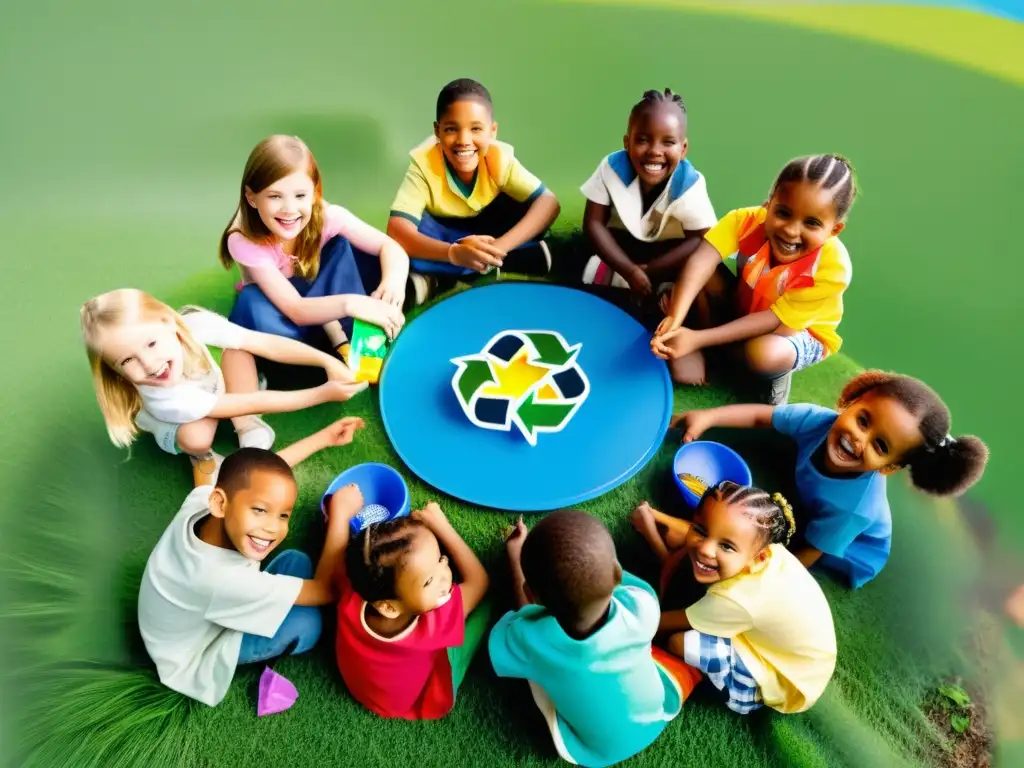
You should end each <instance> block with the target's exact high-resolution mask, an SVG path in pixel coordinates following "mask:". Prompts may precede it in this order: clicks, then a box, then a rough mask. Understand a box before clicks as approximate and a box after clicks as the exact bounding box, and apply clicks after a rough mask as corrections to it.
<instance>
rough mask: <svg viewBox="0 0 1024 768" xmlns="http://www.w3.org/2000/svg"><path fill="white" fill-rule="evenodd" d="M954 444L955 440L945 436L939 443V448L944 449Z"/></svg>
mask: <svg viewBox="0 0 1024 768" xmlns="http://www.w3.org/2000/svg"><path fill="white" fill-rule="evenodd" d="M955 442H956V438H955V437H953V436H952V435H946V436H945V437H944V438H942V440H940V441H939V447H940V448H945V447H946V446H947V445H952V444H953V443H955Z"/></svg>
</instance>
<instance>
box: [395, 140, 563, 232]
mask: <svg viewBox="0 0 1024 768" xmlns="http://www.w3.org/2000/svg"><path fill="white" fill-rule="evenodd" d="M409 155H410V157H411V158H412V160H411V162H410V163H409V168H408V170H407V171H406V172H405V179H404V180H403V181H402V186H401V187H399V188H398V194H397V195H396V196H395V201H394V203H392V204H391V215H392V216H401V217H402V218H405V219H408V220H409V221H411V222H413V223H414V224H416V225H419V223H420V219H421V218H422V217H423V212H424V211H426V212H427V213H429V214H430V215H431V216H441V217H452V218H469V217H471V216H476V215H477V214H478V213H480V211H482V210H483V209H484V208H486V207H487V206H488V205H490V204H491V203H492V202H494V199H495V198H496V197H497V196H498V195H499V193H501V192H504V193H505V194H506V195H508V196H509V197H511V198H512V199H513V200H517V201H518V202H528V201H530V200H533V199H534V198H536V197H538V196H540V194H541V193H543V192H544V185H543V184H542V183H541V181H540V179H538V178H537V177H536V176H534V175H533V174H532V173H530V172H529V171H528V170H526V168H524V167H523V164H522V163H520V162H519V160H518V159H516V156H515V152H514V150H513V149H512V147H511V146H510V145H508V144H505V143H504V142H501V141H495V142H493V143H492V144H491V146H490V147H489V148H488V150H487V154H486V155H484V156H483V157H482V158H481V162H480V165H479V166H478V168H477V172H476V179H475V181H473V182H472V186H469V185H467V184H465V183H463V182H462V180H461V179H459V178H458V176H456V175H455V174H454V173H453V172H452V171H451V169H450V168H449V167H448V163H447V162H445V159H444V152H443V151H442V150H441V145H440V144H438V143H437V139H436V138H435V137H434V136H431V137H430V138H429V139H427V140H426V141H425V142H423V143H422V144H420V145H419V146H418V147H416V148H415V149H413V150H412V152H410V153H409Z"/></svg>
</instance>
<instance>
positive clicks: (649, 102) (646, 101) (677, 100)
mask: <svg viewBox="0 0 1024 768" xmlns="http://www.w3.org/2000/svg"><path fill="white" fill-rule="evenodd" d="M660 104H674V105H675V106H677V107H678V108H679V113H680V114H681V115H682V118H683V128H684V129H685V127H686V105H685V104H684V103H683V97H682V96H680V95H679V94H678V93H673V92H672V89H671V88H666V89H665V90H664V91H644V95H643V98H641V99H640V101H638V102H637V103H636V104H634V105H633V109H631V110H630V111H629V124H630V125H632V124H633V120H635V119H636V116H637V115H639V114H640V113H641V112H643V111H644V110H646V109H650V108H651V107H654V106H657V105H660Z"/></svg>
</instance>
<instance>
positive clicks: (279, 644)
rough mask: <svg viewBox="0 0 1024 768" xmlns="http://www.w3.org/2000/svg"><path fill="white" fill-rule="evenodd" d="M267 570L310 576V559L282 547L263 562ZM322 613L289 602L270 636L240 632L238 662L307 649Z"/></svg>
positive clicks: (313, 641)
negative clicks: (280, 620) (281, 550)
mask: <svg viewBox="0 0 1024 768" xmlns="http://www.w3.org/2000/svg"><path fill="white" fill-rule="evenodd" d="M267 573H280V574H283V575H286V576H298V577H299V578H300V579H311V578H313V562H312V561H311V560H310V559H309V555H307V554H306V553H305V552H300V551H299V550H297V549H286V550H285V551H284V552H282V553H281V554H279V555H278V556H277V557H275V558H274V559H273V560H271V561H270V564H269V565H268V566H267ZM322 628H323V617H322V616H321V615H320V609H319V608H316V607H314V606H309V605H293V606H292V609H291V610H290V611H288V615H287V616H285V617H284V621H282V622H281V626H280V627H278V628H277V632H276V633H275V634H274V636H273V637H262V636H260V635H250V634H249V633H248V632H246V633H245V634H243V635H242V647H241V649H240V650H239V651H238V663H239V664H252V663H253V662H257V661H266V660H267V659H273V658H276V657H278V656H282V655H284V654H285V653H290V654H292V655H295V654H297V653H305V652H306V651H308V650H310V649H311V648H312V647H313V646H314V645H316V641H317V640H319V639H320V631H321V629H322Z"/></svg>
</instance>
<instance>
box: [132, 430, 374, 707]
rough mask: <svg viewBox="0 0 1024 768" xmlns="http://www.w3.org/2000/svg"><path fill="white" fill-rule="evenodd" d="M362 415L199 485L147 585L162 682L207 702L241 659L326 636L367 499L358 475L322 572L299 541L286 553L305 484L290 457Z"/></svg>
mask: <svg viewBox="0 0 1024 768" xmlns="http://www.w3.org/2000/svg"><path fill="white" fill-rule="evenodd" d="M362 426H363V421H362V419H358V418H346V419H341V420H340V421H338V422H335V423H334V424H332V425H330V426H328V427H326V428H324V429H322V430H320V431H319V432H317V433H315V434H313V435H311V436H309V437H307V438H305V439H304V440H300V441H298V442H297V443H295V444H293V445H290V446H288V447H287V448H284V449H282V450H281V451H279V452H277V453H273V452H272V451H268V450H266V449H264V448H251V447H250V448H242V449H240V450H238V451H236V452H235V453H232V454H231V455H230V456H228V457H227V458H226V459H224V463H223V464H222V465H221V467H220V470H219V472H218V474H217V479H216V480H215V481H213V484H211V485H203V486H200V487H198V488H196V489H194V490H193V491H192V492H191V493H190V494H189V495H188V497H187V498H186V499H185V503H184V504H182V505H181V509H180V510H179V512H178V514H177V515H175V517H174V519H173V520H172V521H171V524H170V525H169V526H168V527H167V530H166V531H164V534H163V535H162V536H161V537H160V540H159V541H158V542H157V545H156V547H155V548H154V549H153V552H152V554H150V556H149V561H148V562H147V563H146V570H145V572H144V573H143V576H142V584H141V586H140V588H139V603H138V612H139V631H140V633H141V634H142V639H143V642H144V643H145V645H146V650H147V652H148V653H149V655H150V658H152V660H153V662H154V663H155V664H156V668H157V673H158V674H159V677H160V681H161V682H162V683H163V684H164V685H166V686H167V687H168V688H171V689H173V690H175V691H178V692H179V693H183V694H185V695H186V696H189V697H191V698H193V699H196V700H197V701H201V702H203V703H204V704H208V705H210V706H215V705H217V704H219V703H220V701H221V700H222V699H223V698H224V695H225V694H226V693H227V691H228V688H229V687H230V685H231V680H232V678H233V677H234V675H235V669H236V667H237V666H238V665H239V664H248V663H252V662H257V661H265V660H267V659H271V658H274V657H276V656H280V655H282V654H284V653H293V654H294V653H304V652H306V651H308V650H310V649H311V648H312V647H313V646H314V645H315V644H316V642H317V640H318V639H319V638H320V630H321V616H320V610H319V608H317V607H316V606H320V605H324V604H326V603H330V602H332V601H333V600H334V589H333V583H332V580H331V577H332V574H333V572H334V568H335V564H336V563H337V561H338V558H339V557H340V555H341V552H342V550H343V548H344V544H345V541H347V539H348V528H349V519H351V517H352V515H355V514H357V513H358V512H359V510H360V509H361V507H362V496H361V494H360V493H359V490H358V489H357V488H356V487H355V486H349V487H347V488H346V489H344V492H341V493H338V494H336V495H335V496H334V503H333V504H332V507H331V514H330V521H329V522H328V525H327V538H326V541H325V542H324V548H323V551H322V553H321V555H320V562H319V565H318V566H317V568H316V571H315V573H314V570H313V564H312V562H311V561H310V559H309V557H308V556H307V555H306V554H305V553H303V552H300V551H298V550H294V549H289V550H286V551H284V552H281V553H280V554H279V555H277V557H275V558H274V559H273V560H271V561H270V564H269V565H268V566H267V567H266V568H265V569H264V570H262V571H261V570H260V563H261V562H263V561H264V560H265V559H266V558H267V556H268V555H270V553H271V552H273V551H274V550H275V549H276V548H277V546H278V545H279V544H280V543H281V542H282V541H283V540H284V538H285V537H286V536H287V535H288V522H289V520H290V518H291V515H292V509H293V507H294V506H295V499H296V497H297V494H298V489H297V487H296V484H295V476H294V475H293V474H292V467H294V466H295V465H296V464H298V463H299V462H301V461H303V460H304V459H305V458H307V457H308V456H310V455H311V454H313V453H315V452H317V451H319V450H322V449H324V448H328V447H330V446H340V445H347V444H349V443H351V442H352V438H353V436H354V434H355V431H356V430H357V429H361V428H362Z"/></svg>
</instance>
